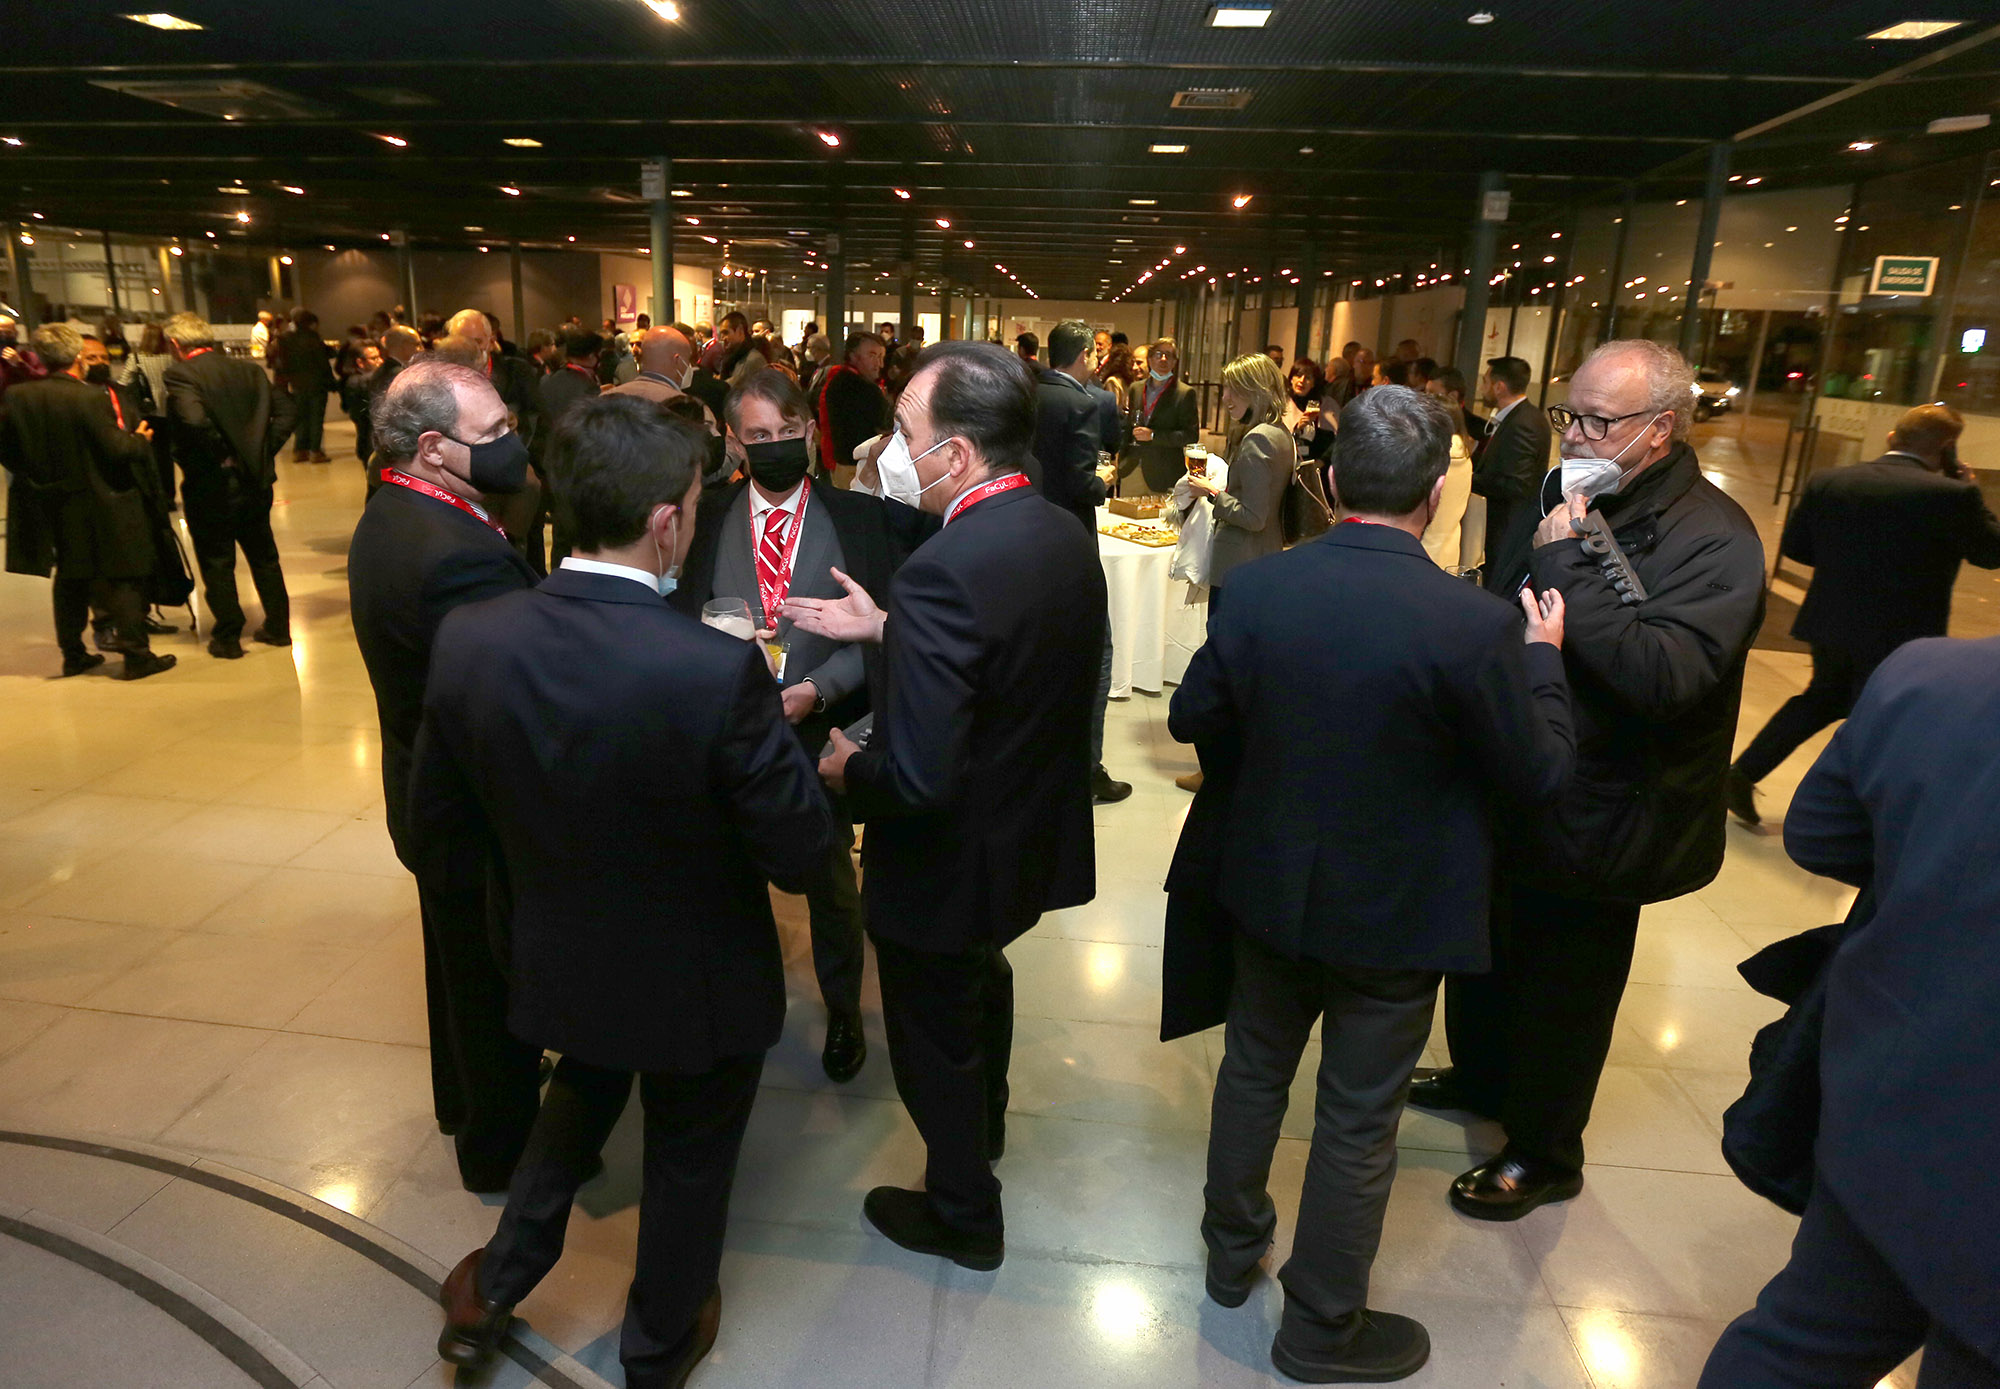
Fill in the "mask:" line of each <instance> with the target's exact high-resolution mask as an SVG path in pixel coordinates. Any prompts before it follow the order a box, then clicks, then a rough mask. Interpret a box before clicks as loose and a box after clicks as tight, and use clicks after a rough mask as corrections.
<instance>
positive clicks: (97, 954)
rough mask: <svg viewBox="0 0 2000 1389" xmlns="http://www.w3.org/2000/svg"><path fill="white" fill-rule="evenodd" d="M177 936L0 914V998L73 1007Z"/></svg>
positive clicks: (43, 917)
mask: <svg viewBox="0 0 2000 1389" xmlns="http://www.w3.org/2000/svg"><path fill="white" fill-rule="evenodd" d="M178 936H179V932H177V931H163V930H156V929H152V928H149V927H140V926H118V925H112V924H109V923H106V922H100V921H74V920H69V919H67V918H63V917H51V916H33V915H29V914H26V913H22V912H12V913H8V914H6V915H4V916H0V997H4V998H12V999H21V1000H28V1001H35V1002H42V1003H76V1002H78V1001H80V1000H81V999H82V998H83V997H84V995H86V994H88V993H90V992H91V991H92V990H94V989H98V988H101V987H103V986H104V985H105V984H107V983H109V982H110V981H111V980H113V979H116V978H117V977H118V976H119V975H121V974H123V973H124V972H125V971H126V970H128V969H131V968H133V967H134V966H135V965H137V964H138V963H139V962H140V961H142V960H145V959H147V958H148V957H149V956H152V955H156V954H158V953H159V952H160V950H162V949H163V948H165V947H166V946H167V945H168V944H169V943H170V942H172V941H173V940H175V939H176V938H177V937H178Z"/></svg>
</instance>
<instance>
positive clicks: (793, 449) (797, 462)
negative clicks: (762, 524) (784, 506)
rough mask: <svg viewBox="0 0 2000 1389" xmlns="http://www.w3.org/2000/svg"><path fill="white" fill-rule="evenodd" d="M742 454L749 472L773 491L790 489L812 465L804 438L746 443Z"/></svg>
mask: <svg viewBox="0 0 2000 1389" xmlns="http://www.w3.org/2000/svg"><path fill="white" fill-rule="evenodd" d="M743 457H744V458H745V459H746V460H748V462H749V464H750V476H751V477H752V478H753V479H755V481H756V482H757V483H758V484H759V485H760V486H763V487H767V488H769V489H770V490H771V491H773V492H789V491H791V490H792V489H793V488H794V487H797V486H798V485H799V480H800V479H801V478H803V477H804V476H805V475H806V469H807V468H808V467H809V466H811V460H810V459H808V458H807V456H806V441H805V440H804V438H798V439H771V440H769V441H767V442H765V443H761V444H745V445H744V446H743Z"/></svg>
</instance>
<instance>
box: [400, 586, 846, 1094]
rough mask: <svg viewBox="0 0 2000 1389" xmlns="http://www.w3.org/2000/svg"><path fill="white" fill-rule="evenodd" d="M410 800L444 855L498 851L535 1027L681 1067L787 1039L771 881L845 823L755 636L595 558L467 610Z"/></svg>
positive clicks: (443, 657)
mask: <svg viewBox="0 0 2000 1389" xmlns="http://www.w3.org/2000/svg"><path fill="white" fill-rule="evenodd" d="M410 815H411V830H412V835H413V837H414V839H415V842H416V845H417V852H418V858H419V862H420V863H424V862H428V861H429V860H430V859H431V858H432V857H433V856H439V857H442V858H443V859H444V860H445V861H447V862H452V861H455V860H456V859H457V858H458V857H459V856H460V855H462V854H464V853H465V852H467V848H466V847H465V845H466V843H467V842H468V841H470V842H479V843H484V844H486V845H489V846H491V851H492V852H493V854H494V862H495V863H496V864H498V865H499V866H500V867H501V869H502V871H503V876H504V880H505V889H506V898H507V900H509V901H510V902H511V910H510V911H509V912H508V935H509V939H510V941H511V954H512V962H511V984H510V988H509V1003H508V1018H507V1021H508V1027H509V1029H510V1030H511V1031H513V1032H514V1033H515V1035H517V1036H519V1037H520V1038H522V1039H523V1040H525V1041H527V1042H530V1043H532V1044H535V1045H538V1046H544V1047H553V1048H556V1049H557V1050H560V1051H562V1052H563V1053H564V1054H565V1055H569V1056H575V1057H578V1058H580V1059H582V1060H585V1061H588V1062H590V1063H592V1064H594V1065H598V1066H609V1067H617V1068H620V1069H627V1070H634V1071H664V1072H673V1073H678V1074H698V1073H700V1072H704V1071H708V1070H712V1069H714V1067H715V1066H716V1065H717V1064H718V1063H720V1062H721V1061H723V1060H725V1059H728V1058H731V1057H740V1056H750V1055H754V1054H756V1053H758V1052H761V1051H764V1050H766V1049H768V1048H769V1047H770V1046H771V1045H772V1044H773V1043H774V1042H776V1041H777V1040H778V1033H779V1030H780V1028H781V1026H782V1025H783V1022H784V1016H785V985H784V967H783V962H782V959H781V956H780V953H779V949H778V934H777V927H776V924H775V922H774V921H773V919H772V916H771V897H770V892H769V890H768V889H767V887H766V884H767V882H776V883H777V884H779V885H780V886H781V887H784V888H786V889H787V890H790V891H799V890H800V889H802V888H803V887H804V885H805V879H806V877H807V875H808V874H809V873H810V872H811V871H812V869H813V868H814V867H815V866H817V865H818V864H819V863H821V862H822V861H823V860H824V857H825V854H826V849H827V845H828V843H829V836H830V832H831V822H830V819H829V813H828V810H827V802H826V795H825V793H824V792H823V791H822V790H821V789H820V781H819V776H818V773H817V772H816V770H815V769H814V767H813V764H812V762H811V761H810V760H809V759H808V758H807V757H806V754H805V752H804V750H803V749H802V748H800V746H799V740H798V739H797V738H795V737H793V736H792V730H791V728H790V727H789V726H788V725H787V724H786V723H785V720H784V716H783V714H782V713H781V712H780V710H779V707H778V688H777V686H776V685H774V684H772V682H771V676H770V673H769V671H768V670H767V668H766V667H765V664H764V657H763V653H762V652H761V651H759V650H758V649H757V647H756V646H755V645H754V644H752V643H749V642H743V641H739V640H737V639H736V638H734V637H730V636H725V635H724V634H722V633H721V632H717V631H714V630H711V629H710V628H707V627H703V626H702V625H701V624H700V623H699V622H696V621H694V620H692V619H690V618H688V617H687V616H685V615H684V614H682V613H679V612H676V611H675V610H674V609H673V608H672V607H670V606H668V604H667V603H666V602H665V601H664V600H662V599H661V597H660V596H659V594H658V593H657V592H654V591H652V590H651V589H649V588H648V587H647V586H645V585H642V584H638V583H635V582H633V581H632V580H630V579H626V578H621V577H619V576H616V575H606V574H587V573H583V572H582V571H579V570H570V569H558V570H557V571H556V572H555V573H553V574H551V575H550V576H549V577H548V578H547V579H546V580H544V581H543V583H542V586H541V587H540V588H538V589H533V590H529V591H527V592H522V593H512V594H508V595H507V596H505V597H503V598H496V599H494V600H492V601H491V602H486V603H475V604H471V605H468V606H465V607H461V608H459V609H457V610H456V611H454V612H452V613H451V614H450V615H449V616H448V617H446V618H445V620H444V623H443V625H442V626H441V627H440V628H439V629H438V636H437V651H436V657H435V660H434V661H433V663H432V674H431V680H430V687H429V689H428V690H427V692H426V694H425V698H424V722H423V729H422V732H421V733H420V734H419V736H418V739H417V755H416V766H415V769H414V771H413V773H412V776H411V780H410Z"/></svg>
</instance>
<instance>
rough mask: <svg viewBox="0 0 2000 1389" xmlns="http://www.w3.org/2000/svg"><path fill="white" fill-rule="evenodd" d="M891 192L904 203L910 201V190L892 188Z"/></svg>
mask: <svg viewBox="0 0 2000 1389" xmlns="http://www.w3.org/2000/svg"><path fill="white" fill-rule="evenodd" d="M889 191H890V192H892V193H894V194H895V195H896V196H897V197H899V198H901V199H902V200H903V201H904V202H908V201H909V200H910V190H909V189H907V188H892V189H890V190H889Z"/></svg>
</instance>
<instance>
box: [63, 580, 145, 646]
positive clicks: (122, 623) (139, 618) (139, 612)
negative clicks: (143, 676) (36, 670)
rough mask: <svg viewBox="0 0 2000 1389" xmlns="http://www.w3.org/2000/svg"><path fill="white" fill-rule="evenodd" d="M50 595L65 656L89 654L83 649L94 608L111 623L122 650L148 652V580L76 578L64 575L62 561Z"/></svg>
mask: <svg viewBox="0 0 2000 1389" xmlns="http://www.w3.org/2000/svg"><path fill="white" fill-rule="evenodd" d="M50 592H51V595H52V597H53V600H54V604H55V615H56V645H57V646H59V647H61V648H62V653H63V655H64V656H66V657H70V658H73V659H74V658H79V657H82V656H84V655H87V654H88V653H87V652H86V651H85V650H84V647H83V629H84V628H85V627H87V626H89V625H90V611H91V609H92V608H93V607H94V608H96V609H97V610H98V611H99V612H102V613H103V614H104V615H105V616H106V617H108V618H109V619H110V620H111V628H112V630H113V631H114V632H116V633H117V634H118V645H119V646H120V647H121V648H123V649H124V650H125V651H127V652H133V651H145V650H147V649H148V643H147V640H146V581H145V580H144V579H72V578H69V577H67V576H66V575H64V573H63V572H62V564H61V562H60V561H58V562H57V564H56V575H55V582H54V584H53V585H52V586H51V589H50Z"/></svg>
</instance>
